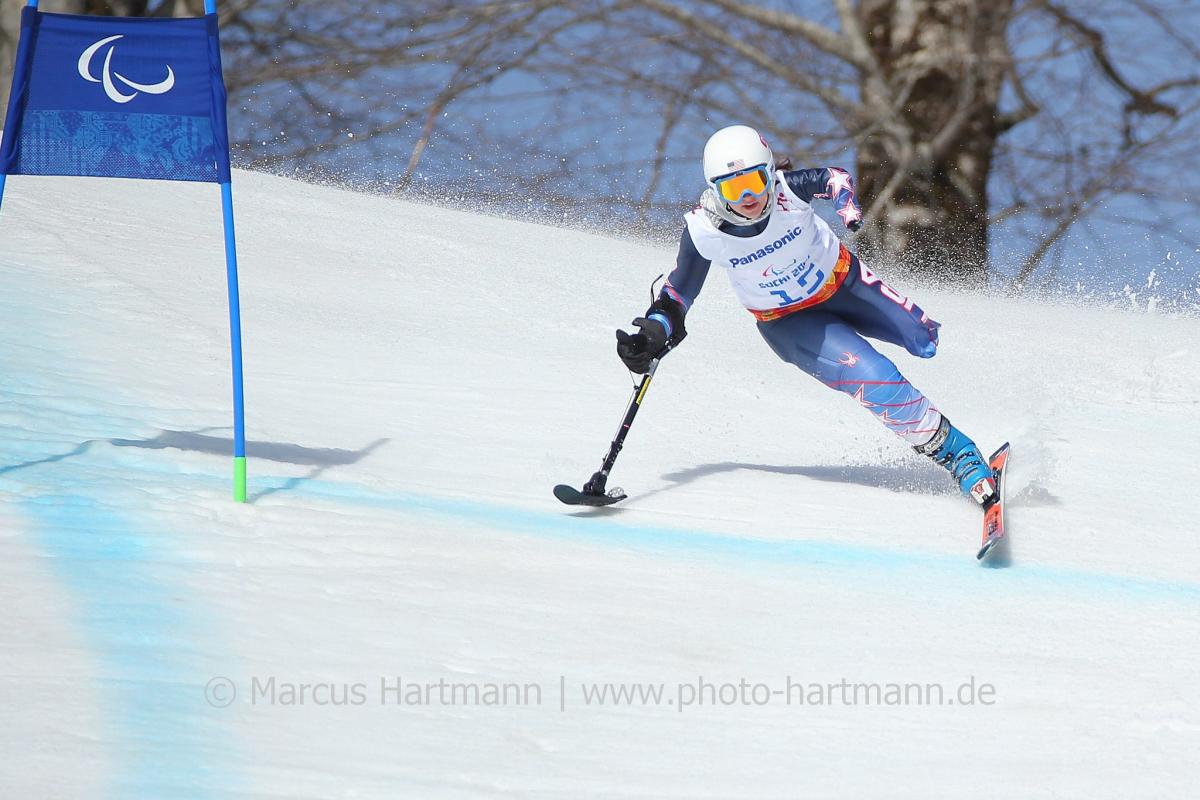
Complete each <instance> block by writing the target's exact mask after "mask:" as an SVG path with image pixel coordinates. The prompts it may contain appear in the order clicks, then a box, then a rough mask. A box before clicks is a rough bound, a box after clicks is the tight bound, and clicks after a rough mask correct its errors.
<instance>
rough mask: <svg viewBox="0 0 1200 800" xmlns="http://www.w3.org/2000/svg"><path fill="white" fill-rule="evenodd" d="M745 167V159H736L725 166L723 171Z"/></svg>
mask: <svg viewBox="0 0 1200 800" xmlns="http://www.w3.org/2000/svg"><path fill="white" fill-rule="evenodd" d="M745 167H746V161H745V159H741V158H739V159H737V160H736V161H730V162H729V163H728V164H726V165H725V169H745Z"/></svg>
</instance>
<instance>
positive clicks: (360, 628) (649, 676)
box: [0, 173, 1200, 798]
mask: <svg viewBox="0 0 1200 800" xmlns="http://www.w3.org/2000/svg"><path fill="white" fill-rule="evenodd" d="M235 202H236V204H237V210H238V218H237V224H238V236H239V241H240V253H239V254H240V257H241V267H242V308H243V314H244V326H245V337H246V339H245V358H246V370H247V372H246V399H247V423H248V439H249V446H248V451H249V466H250V500H251V502H250V503H248V504H245V505H239V504H236V503H234V502H233V501H232V499H231V497H230V471H231V458H230V454H229V453H230V437H231V432H230V429H229V424H230V389H229V363H228V359H229V355H228V322H227V317H226V306H225V280H224V260H223V253H222V250H221V244H220V242H221V239H220V213H219V197H218V195H217V193H216V190H215V189H214V188H213V187H210V186H207V185H188V184H152V183H140V182H129V181H125V182H122V181H87V182H79V181H74V180H68V179H47V178H39V179H22V178H20V177H15V178H12V179H10V181H9V184H8V193H7V196H6V198H5V205H4V209H3V214H0V282H2V286H3V291H2V292H0V318H2V319H3V320H4V324H5V331H6V335H5V336H4V337H3V338H2V339H0V369H2V374H0V418H2V420H3V430H4V439H3V444H2V445H0V454H2V455H0V528H2V530H0V581H2V582H3V587H4V606H5V608H4V613H3V614H2V615H0V707H2V708H3V710H4V715H3V719H4V724H3V725H0V753H3V757H2V758H0V796H2V797H12V798H17V797H47V798H48V797H54V798H109V797H113V798H228V797H237V798H397V797H414V798H416V797H419V798H490V797H535V798H551V797H554V798H558V797H563V798H610V797H646V798H651V797H653V798H665V797H676V798H700V797H713V798H716V797H755V798H763V797H799V796H803V797H880V798H884V797H887V798H897V797H900V798H929V797H1006V798H1007V797H1082V796H1087V797H1090V798H1097V797H1112V798H1127V797H1134V796H1162V797H1181V796H1186V795H1188V794H1189V793H1190V792H1191V790H1193V788H1194V785H1195V781H1196V778H1197V766H1196V753H1197V748H1198V747H1200V702H1198V697H1197V693H1198V691H1200V689H1198V686H1200V681H1197V679H1196V678H1197V675H1198V674H1200V656H1198V655H1197V648H1196V644H1195V643H1196V642H1197V641H1200V613H1198V612H1200V540H1198V538H1197V536H1196V525H1195V522H1194V520H1193V517H1192V514H1191V513H1190V512H1192V511H1193V509H1192V505H1193V496H1192V490H1191V488H1190V487H1192V486H1194V485H1195V483H1196V478H1197V471H1196V467H1195V458H1196V456H1195V454H1196V453H1197V452H1200V433H1198V432H1197V425H1196V421H1197V417H1198V413H1197V412H1198V411H1200V408H1198V406H1197V398H1198V397H1200V366H1197V365H1198V359H1197V357H1196V349H1195V342H1196V341H1200V321H1197V320H1196V319H1194V318H1184V317H1169V316H1162V315H1154V314H1149V315H1147V314H1136V313H1126V312H1119V311H1112V310H1099V309H1095V308H1087V307H1070V306H1053V305H1044V304H1038V303H1034V302H1030V301H1026V300H1021V299H1002V298H994V297H991V298H989V297H977V296H962V295H954V294H947V293H941V292H936V291H921V290H918V289H915V288H914V287H905V286H900V287H898V288H900V289H901V291H907V292H911V293H912V294H913V295H914V296H915V297H916V299H917V302H918V303H919V304H920V305H921V306H922V307H923V308H925V309H926V310H927V311H928V312H929V313H930V315H931V316H933V317H934V318H935V319H937V320H939V321H941V322H942V323H943V325H944V327H943V329H942V332H943V336H942V349H941V352H940V353H939V355H938V356H937V357H936V358H935V359H933V360H931V361H918V360H916V359H913V358H911V357H908V356H906V355H905V354H903V353H901V352H898V351H896V350H895V349H894V348H888V347H887V346H883V345H881V347H883V348H884V349H885V351H886V352H887V353H888V354H889V355H891V356H893V357H894V358H895V359H896V361H897V363H898V365H899V366H900V368H901V371H902V372H903V373H904V374H905V375H906V376H907V377H908V378H910V379H911V380H912V381H913V382H914V383H915V384H916V385H918V386H919V387H921V388H922V389H923V390H924V391H925V392H926V394H928V395H929V396H930V397H931V398H932V399H933V400H934V402H935V403H936V404H937V405H938V406H939V407H940V408H941V409H942V410H944V411H945V412H946V413H947V414H948V415H949V416H950V417H951V418H952V419H953V420H954V421H955V422H956V423H957V424H958V425H959V426H960V427H962V428H963V429H964V430H966V431H967V432H969V433H970V434H971V435H972V436H974V437H975V438H976V440H977V441H978V442H979V443H980V445H981V447H983V448H985V449H986V450H988V451H990V450H991V449H993V448H994V447H996V446H997V445H999V444H1000V443H1001V442H1002V441H1004V440H1011V441H1012V443H1013V464H1012V467H1011V475H1010V485H1009V499H1010V512H1009V514H1010V517H1009V519H1010V525H1011V530H1012V536H1013V563H1012V565H1011V566H1010V567H1009V568H1006V569H987V568H982V567H980V566H979V565H978V564H977V563H976V562H975V559H974V554H975V550H976V548H977V546H978V537H979V525H980V523H979V514H978V512H977V511H976V510H974V509H972V508H971V507H970V505H969V504H968V503H967V502H966V501H965V500H964V499H963V498H962V497H960V496H959V495H958V494H957V491H956V490H955V489H954V487H953V486H952V484H951V482H950V481H949V480H948V479H947V477H946V476H945V474H944V473H942V472H941V471H940V470H939V469H938V468H937V467H935V466H934V465H932V464H930V463H928V462H927V461H925V460H923V459H921V458H919V457H918V456H916V455H915V454H913V453H912V452H911V451H910V450H909V449H908V448H906V447H905V446H904V445H903V444H902V443H901V442H900V441H898V440H896V439H894V438H893V437H892V436H890V435H889V434H888V433H887V432H886V431H885V430H884V429H883V428H882V427H881V426H880V425H879V424H878V423H877V422H876V421H875V420H874V419H873V418H872V417H871V416H870V415H869V414H867V413H865V412H864V411H862V410H861V409H858V408H857V407H855V405H854V403H853V401H851V400H850V399H848V398H846V397H845V396H843V395H841V394H838V393H835V392H832V391H830V390H829V389H827V388H825V387H823V386H821V385H819V384H817V383H816V382H815V381H813V380H812V379H810V378H809V377H807V376H805V375H803V374H801V373H800V372H799V371H798V370H796V369H794V368H792V367H790V366H788V365H785V364H783V363H781V362H779V361H778V360H777V359H776V358H775V357H774V355H773V354H772V353H771V352H770V350H769V349H768V348H767V347H766V345H765V344H764V343H763V342H762V341H761V340H760V339H759V336H758V334H757V332H756V331H755V328H754V325H753V322H752V320H751V319H750V317H749V315H748V314H746V313H745V312H744V311H743V310H741V309H739V308H738V307H737V305H736V303H735V301H734V299H733V297H732V293H731V292H730V291H729V289H728V287H727V286H726V285H725V282H724V278H723V276H721V275H718V274H716V273H714V274H713V275H712V276H711V280H710V284H709V286H708V287H707V288H706V290H705V291H704V293H703V294H702V296H701V298H700V300H699V301H698V303H697V304H696V306H695V308H694V309H693V312H692V314H691V315H690V318H689V327H690V336H689V337H688V339H687V341H686V342H685V343H684V345H683V346H682V347H681V348H680V349H679V350H678V351H677V352H675V353H673V354H671V355H670V357H669V358H668V359H666V360H665V361H664V362H663V364H662V367H661V368H660V370H659V373H658V376H657V378H656V380H655V382H654V385H653V386H652V387H651V389H650V391H649V393H648V394H647V396H646V401H645V404H644V406H643V409H642V412H641V414H640V416H639V418H638V420H637V422H636V424H635V425H634V428H633V430H632V432H631V434H630V436H629V439H628V441H627V443H626V447H625V450H624V452H623V453H622V455H621V457H620V459H619V461H618V462H617V467H616V470H615V472H614V475H613V478H612V481H611V482H612V484H613V485H619V486H623V487H625V488H626V489H627V490H628V491H629V494H630V497H629V500H627V501H626V502H624V503H622V504H620V505H618V506H616V507H613V508H611V509H607V510H600V511H594V510H578V509H572V508H568V507H566V506H563V505H561V504H559V503H557V502H556V501H555V500H554V499H553V497H552V496H551V494H550V490H551V487H552V486H553V485H554V484H555V483H559V482H568V483H574V484H575V485H577V486H578V485H582V483H583V481H585V480H586V479H587V477H588V476H589V475H590V474H591V472H592V471H593V470H594V469H595V468H596V467H597V465H598V464H599V461H600V458H601V456H602V455H603V453H604V451H605V449H606V447H607V446H608V442H609V440H610V439H611V437H612V435H613V433H614V432H615V429H616V426H617V423H618V422H619V420H620V416H621V413H622V411H623V409H624V404H625V402H626V400H627V399H628V395H629V391H630V383H629V381H628V377H627V375H626V373H625V371H624V370H623V368H622V367H621V364H620V363H619V362H618V360H617V359H616V357H615V354H614V352H613V334H612V330H613V328H614V327H616V326H617V325H623V324H626V323H628V321H629V320H630V319H632V318H633V317H634V316H636V315H638V314H639V313H640V312H641V311H642V309H643V308H644V307H645V305H646V302H647V300H648V297H649V293H648V287H649V284H650V281H651V279H652V278H653V277H654V276H655V275H658V274H659V273H660V272H663V271H666V270H668V269H669V268H670V266H671V264H672V263H673V257H674V254H673V252H671V251H669V250H666V249H660V248H656V247H650V246H646V245H644V244H640V243H634V242H627V241H619V240H614V239H610V238H606V237H604V236H600V235H593V234H588V233H580V232H575V231H568V230H561V229H556V228H550V227H539V226H535V225H531V224H525V223H518V222H513V221H508V220H502V219H497V218H493V217H486V216H478V215H475V214H472V213H471V210H470V209H469V208H464V209H454V210H451V209H436V208H429V207H422V206H416V205H411V204H406V203H403V202H399V201H394V200H389V199H382V198H377V197H370V196H365V195H357V194H351V193H346V192H342V191H336V190H332V189H326V188H318V187H313V186H307V185H302V184H298V183H293V182H289V181H286V180H283V179H279V178H274V177H267V176H263V175H258V174H247V173H239V174H238V175H237V176H236V179H235ZM618 684H620V685H618ZM635 684H636V686H635ZM906 685H914V686H917V687H919V688H920V689H921V691H920V692H916V690H914V689H912V688H911V687H907V688H904V692H903V693H902V694H898V693H897V692H898V691H899V690H898V689H896V688H895V687H906ZM656 686H659V688H660V689H661V693H660V694H658V695H655V693H654V687H656ZM839 687H841V688H839ZM939 687H940V688H939ZM618 689H619V690H621V691H622V692H623V694H622V695H621V696H620V697H618V696H617V695H616V694H615V692H617V690H618ZM600 691H603V692H605V695H604V697H603V698H601V697H600V696H599V695H598V694H597V692H600ZM610 691H611V692H612V694H609V693H608V692H610ZM938 692H940V694H938Z"/></svg>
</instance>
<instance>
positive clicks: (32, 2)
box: [0, 0, 217, 206]
mask: <svg viewBox="0 0 1200 800" xmlns="http://www.w3.org/2000/svg"><path fill="white" fill-rule="evenodd" d="M216 1H217V0H213V2H214V3H215V2H216ZM204 2H206V3H207V2H208V0H204ZM37 4H38V0H29V2H28V3H27V5H28V6H29V7H30V8H37ZM6 127H8V126H7V122H6ZM15 133H16V131H12V130H10V131H9V132H8V134H7V135H9V136H12V135H13V134H15ZM7 182H8V173H5V172H0V206H3V205H4V184H5V183H7Z"/></svg>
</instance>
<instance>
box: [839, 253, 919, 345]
mask: <svg viewBox="0 0 1200 800" xmlns="http://www.w3.org/2000/svg"><path fill="white" fill-rule="evenodd" d="M823 305H824V308H825V309H826V310H827V311H830V312H832V313H834V314H836V315H838V316H839V317H841V318H842V319H844V320H845V321H846V322H849V323H850V324H851V325H853V326H854V329H855V330H857V331H858V332H859V333H861V334H862V335H863V336H868V337H870V338H872V339H879V340H881V341H884V342H891V343H892V344H895V345H899V346H900V347H903V348H904V349H905V350H907V351H908V352H910V353H912V354H913V355H914V356H920V357H921V358H932V357H933V355H934V354H935V353H936V352H937V344H938V328H939V327H941V325H940V324H939V323H937V322H934V321H933V320H931V319H930V318H929V316H928V315H927V314H926V313H925V312H924V311H922V310H921V308H920V307H919V306H917V305H916V304H915V303H914V302H913V301H912V300H911V299H910V298H908V297H905V296H904V295H902V294H900V293H899V292H897V291H896V290H895V289H893V288H892V287H891V286H888V285H887V284H886V283H884V282H883V280H882V279H881V278H880V277H879V276H878V275H876V274H875V273H873V272H872V271H871V270H870V269H868V268H867V267H866V266H864V265H863V264H862V262H861V261H859V260H858V256H853V257H852V258H851V262H850V273H849V274H848V275H847V276H846V281H845V283H843V284H842V286H841V288H840V289H839V290H838V292H837V294H835V295H834V296H833V297H831V298H830V299H829V300H828V301H827V302H826V303H824V304H823Z"/></svg>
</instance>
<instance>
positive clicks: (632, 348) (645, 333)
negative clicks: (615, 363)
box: [617, 317, 667, 375]
mask: <svg viewBox="0 0 1200 800" xmlns="http://www.w3.org/2000/svg"><path fill="white" fill-rule="evenodd" d="M633 324H634V325H636V326H637V327H638V328H639V331H638V332H637V333H626V332H625V331H623V330H617V355H618V356H620V357H621V361H623V362H625V366H626V367H628V368H629V371H630V372H635V373H637V374H638V375H644V374H646V373H647V372H648V371H649V370H650V362H651V361H653V360H654V359H655V358H657V357H658V356H659V355H661V354H662V352H663V351H664V350H665V349H666V347H667V329H666V328H665V327H663V325H662V323H661V322H659V321H657V320H653V319H646V318H645V317H638V318H637V319H635V320H634V321H633Z"/></svg>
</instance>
